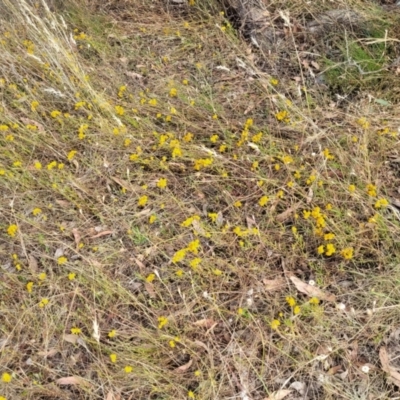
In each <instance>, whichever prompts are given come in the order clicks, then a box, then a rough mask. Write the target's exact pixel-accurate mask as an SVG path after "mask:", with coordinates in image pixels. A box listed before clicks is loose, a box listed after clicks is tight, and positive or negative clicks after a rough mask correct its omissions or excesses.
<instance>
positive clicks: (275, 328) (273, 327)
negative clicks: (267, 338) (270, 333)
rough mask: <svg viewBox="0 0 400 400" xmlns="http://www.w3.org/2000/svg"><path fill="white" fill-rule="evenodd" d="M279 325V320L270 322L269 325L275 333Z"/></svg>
mask: <svg viewBox="0 0 400 400" xmlns="http://www.w3.org/2000/svg"><path fill="white" fill-rule="evenodd" d="M280 325H281V322H280V321H279V319H274V320H272V321H271V324H270V326H271V329H273V330H274V331H276V330H277V329H278V328H279V326H280Z"/></svg>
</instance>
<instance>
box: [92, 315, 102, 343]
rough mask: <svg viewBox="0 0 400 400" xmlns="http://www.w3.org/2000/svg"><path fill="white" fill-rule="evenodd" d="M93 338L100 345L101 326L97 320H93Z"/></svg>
mask: <svg viewBox="0 0 400 400" xmlns="http://www.w3.org/2000/svg"><path fill="white" fill-rule="evenodd" d="M92 336H93V338H94V340H96V342H97V343H100V326H99V323H98V322H97V318H95V319H94V320H93V335H92Z"/></svg>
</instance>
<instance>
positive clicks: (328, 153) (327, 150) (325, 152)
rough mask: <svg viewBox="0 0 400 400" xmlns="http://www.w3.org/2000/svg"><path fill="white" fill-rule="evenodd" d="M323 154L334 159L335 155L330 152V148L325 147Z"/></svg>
mask: <svg viewBox="0 0 400 400" xmlns="http://www.w3.org/2000/svg"><path fill="white" fill-rule="evenodd" d="M322 154H323V155H324V157H325V158H326V159H327V160H333V159H334V158H335V157H334V156H333V155H332V154H331V153H330V151H329V149H324V151H323V152H322Z"/></svg>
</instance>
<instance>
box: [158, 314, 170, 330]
mask: <svg viewBox="0 0 400 400" xmlns="http://www.w3.org/2000/svg"><path fill="white" fill-rule="evenodd" d="M157 321H158V329H162V328H163V327H164V326H165V325H167V324H168V318H167V317H158V318H157Z"/></svg>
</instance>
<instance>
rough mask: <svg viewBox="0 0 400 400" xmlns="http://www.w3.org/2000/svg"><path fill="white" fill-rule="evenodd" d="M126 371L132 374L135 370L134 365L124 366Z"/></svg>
mask: <svg viewBox="0 0 400 400" xmlns="http://www.w3.org/2000/svg"><path fill="white" fill-rule="evenodd" d="M124 371H125V372H126V373H127V374H130V373H131V372H132V371H133V367H131V366H130V365H126V366H125V367H124Z"/></svg>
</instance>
